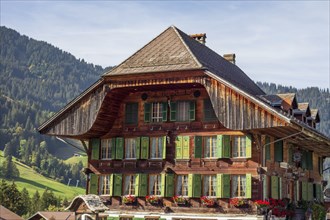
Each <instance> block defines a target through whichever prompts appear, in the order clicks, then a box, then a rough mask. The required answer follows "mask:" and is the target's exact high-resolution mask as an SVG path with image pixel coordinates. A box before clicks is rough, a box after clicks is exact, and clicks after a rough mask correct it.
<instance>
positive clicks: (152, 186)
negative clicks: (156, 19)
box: [39, 26, 330, 220]
mask: <svg viewBox="0 0 330 220" xmlns="http://www.w3.org/2000/svg"><path fill="white" fill-rule="evenodd" d="M193 37H196V38H197V40H196V39H194V38H193ZM205 38H206V35H205V34H197V35H194V36H189V35H187V34H185V33H184V32H182V31H181V30H179V29H178V28H176V27H174V26H171V27H169V28H168V29H166V30H165V31H164V32H162V33H161V34H160V35H159V36H157V37H156V38H155V39H153V40H152V41H151V42H149V43H148V44H147V45H145V46H144V47H143V48H141V49H140V50H138V51H137V52H136V53H135V54H133V55H132V56H131V57H129V58H128V59H126V60H125V61H124V62H122V63H121V64H119V65H118V66H116V67H115V68H113V69H111V70H110V71H109V72H107V73H105V74H104V75H103V76H102V77H101V78H100V80H99V81H97V82H96V83H94V84H93V85H92V86H91V87H90V88H88V89H87V90H86V91H84V92H83V93H82V94H81V95H79V96H78V97H77V98H75V99H74V100H73V101H71V102H70V103H69V104H68V105H67V106H65V107H64V108H63V109H62V110H60V111H59V112H58V113H57V114H55V115H54V116H53V117H52V118H50V119H49V120H48V121H47V122H45V123H44V124H42V125H41V126H40V127H39V132H40V133H42V134H46V135H51V136H58V137H62V138H72V139H77V140H80V141H81V143H82V144H83V145H84V147H85V149H86V151H87V153H88V169H87V174H88V184H87V185H88V186H87V189H86V193H87V194H96V195H99V196H100V197H101V199H102V200H103V201H104V204H105V205H106V206H107V207H108V208H109V210H107V211H105V212H104V213H103V214H102V215H100V216H104V218H105V219H106V217H107V218H108V219H112V218H114V219H118V218H120V219H123V220H128V219H133V218H145V219H159V218H166V219H168V220H169V219H182V218H185V219H227V218H229V217H230V218H231V217H233V216H236V217H237V215H239V216H241V217H238V218H239V219H243V218H245V217H246V218H248V217H249V219H257V215H256V208H255V206H254V205H253V201H254V200H256V199H263V198H275V199H277V198H289V199H291V200H292V201H294V200H301V199H304V200H314V199H319V200H321V199H322V198H323V195H322V182H321V181H322V161H323V159H324V157H326V156H330V140H329V138H327V137H326V136H324V135H323V134H321V133H320V132H318V131H317V130H316V129H315V127H314V126H310V124H309V123H306V120H300V118H299V119H298V118H296V116H297V114H300V113H302V115H303V117H309V115H306V111H305V110H304V109H299V108H298V104H297V102H296V97H295V94H278V95H277V96H276V97H275V96H274V97H270V96H267V95H266V94H265V93H264V92H263V91H262V90H261V89H260V88H259V87H258V86H257V85H256V84H255V83H254V82H253V81H252V80H251V79H250V78H249V77H248V76H247V75H246V74H245V73H244V72H243V71H242V70H241V69H240V68H239V67H238V66H236V65H235V55H234V54H227V55H226V56H225V58H224V57H222V56H220V55H218V54H217V53H215V52H214V51H213V50H211V49H210V48H208V47H207V46H206V45H205ZM309 114H310V112H309ZM313 117H314V118H313ZM318 117H319V116H318V114H315V112H314V113H313V114H311V117H310V119H311V120H313V121H314V122H313V123H317V122H318V121H319V118H318ZM203 196H206V197H207V199H208V201H209V203H208V202H205V200H204V199H205V197H203ZM202 197H203V198H202ZM236 197H238V198H244V199H246V201H247V202H248V205H247V206H246V207H245V208H237V207H234V206H232V205H231V204H229V199H230V198H236ZM71 211H73V210H71ZM233 218H234V217H233ZM231 219H232V218H231Z"/></svg>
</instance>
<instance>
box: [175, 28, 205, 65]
mask: <svg viewBox="0 0 330 220" xmlns="http://www.w3.org/2000/svg"><path fill="white" fill-rule="evenodd" d="M171 27H172V28H173V29H174V31H175V33H176V34H177V35H178V37H179V39H180V40H181V42H182V44H183V45H184V46H185V48H186V49H187V51H188V52H189V53H190V55H191V56H192V58H193V59H194V61H195V62H196V63H197V65H198V66H199V67H200V68H202V67H203V65H202V64H201V63H200V62H199V60H198V59H197V57H196V56H195V54H194V53H193V52H192V51H191V50H190V48H189V47H188V45H187V44H186V42H185V41H184V40H183V38H182V36H181V34H180V33H179V31H180V32H182V33H184V32H183V31H181V30H180V29H179V28H177V27H175V26H174V25H172V26H171Z"/></svg>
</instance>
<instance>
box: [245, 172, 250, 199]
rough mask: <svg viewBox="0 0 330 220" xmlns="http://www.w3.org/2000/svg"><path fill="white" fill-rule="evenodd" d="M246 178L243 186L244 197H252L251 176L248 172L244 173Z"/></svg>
mask: <svg viewBox="0 0 330 220" xmlns="http://www.w3.org/2000/svg"><path fill="white" fill-rule="evenodd" d="M245 178H246V180H245V183H246V186H245V190H246V192H245V197H246V198H247V199H251V197H252V176H251V174H250V173H247V174H246V177H245Z"/></svg>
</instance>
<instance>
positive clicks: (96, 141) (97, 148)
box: [90, 138, 100, 160]
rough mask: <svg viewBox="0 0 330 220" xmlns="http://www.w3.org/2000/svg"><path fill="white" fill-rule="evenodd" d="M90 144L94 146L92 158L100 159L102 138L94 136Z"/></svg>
mask: <svg viewBox="0 0 330 220" xmlns="http://www.w3.org/2000/svg"><path fill="white" fill-rule="evenodd" d="M90 146H91V148H92V155H91V159H92V160H98V159H100V139H99V138H93V139H91V143H90Z"/></svg>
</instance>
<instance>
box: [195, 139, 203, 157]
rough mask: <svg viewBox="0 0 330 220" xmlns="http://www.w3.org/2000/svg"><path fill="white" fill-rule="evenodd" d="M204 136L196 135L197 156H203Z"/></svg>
mask: <svg viewBox="0 0 330 220" xmlns="http://www.w3.org/2000/svg"><path fill="white" fill-rule="evenodd" d="M202 148H203V137H202V136H195V150H194V152H195V158H202Z"/></svg>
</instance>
